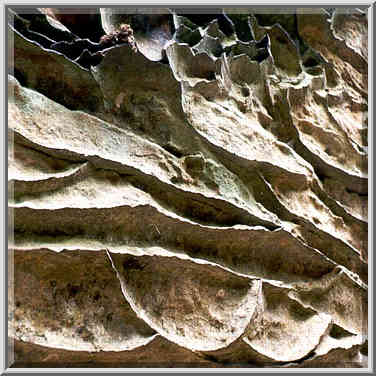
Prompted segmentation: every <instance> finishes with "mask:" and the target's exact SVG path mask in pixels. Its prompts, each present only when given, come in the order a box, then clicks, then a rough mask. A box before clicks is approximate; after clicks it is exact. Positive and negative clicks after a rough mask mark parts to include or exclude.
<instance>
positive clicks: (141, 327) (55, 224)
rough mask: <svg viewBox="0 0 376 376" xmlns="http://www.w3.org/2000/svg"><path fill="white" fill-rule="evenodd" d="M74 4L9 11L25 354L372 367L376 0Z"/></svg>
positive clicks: (16, 342) (18, 333) (12, 195)
mask: <svg viewBox="0 0 376 376" xmlns="http://www.w3.org/2000/svg"><path fill="white" fill-rule="evenodd" d="M80 16H81V18H80V17H78V16H77V17H76V16H75V15H74V14H70V15H69V17H68V16H67V15H66V14H65V13H64V11H63V10H62V9H58V8H41V9H40V10H39V13H35V14H32V13H30V14H28V13H27V12H25V11H21V10H20V9H17V7H15V8H14V9H13V10H12V13H11V14H10V17H9V26H8V38H9V41H10V43H9V54H8V55H9V75H8V93H9V102H8V119H9V124H8V140H9V148H8V153H9V154H8V189H9V216H10V217H9V218H11V225H12V226H13V235H12V236H11V237H10V239H9V255H10V256H9V257H10V260H11V261H12V262H13V267H12V272H11V273H10V276H9V291H10V294H9V311H8V312H9V317H8V321H9V336H10V344H9V346H10V348H11V349H13V350H14V360H15V362H14V364H13V367H205V368H210V367H220V368H226V367H242V368H248V367H249V368H255V367H256V368H263V367H277V368H278V367H291V368H296V367H302V368H306V367H320V368H325V367H326V368H332V367H334V368H338V367H340V368H361V367H367V358H368V351H367V346H368V324H367V318H368V309H367V307H368V286H367V284H368V264H367V260H368V256H367V254H368V242H367V237H368V215H367V205H368V193H367V192H368V191H367V184H368V175H367V173H368V165H367V162H368V159H367V156H368V137H367V119H368V116H367V110H368V93H367V79H368V62H367V39H366V38H367V15H366V13H362V12H361V11H359V10H355V9H348V10H346V11H341V12H340V11H339V10H334V11H332V12H329V13H328V12H327V11H326V10H324V9H322V10H318V9H312V10H307V9H306V8H304V9H296V11H294V12H293V14H288V15H287V14H279V13H276V14H273V15H270V17H268V15H267V14H258V13H257V12H256V11H255V12H254V13H252V12H251V11H250V12H248V13H247V14H242V13H237V12H236V11H235V10H234V9H232V8H231V9H226V10H225V11H224V12H222V13H221V14H217V15H216V14H213V15H210V14H202V15H200V14H183V13H179V10H177V9H174V10H161V9H159V10H158V9H157V10H154V11H153V12H150V11H149V10H148V9H136V10H134V12H131V13H129V10H128V13H127V12H125V14H119V12H114V10H111V9H110V8H103V9H100V10H99V9H96V10H92V11H91V12H90V17H87V18H85V20H86V21H85V22H88V27H92V28H93V30H95V32H96V33H98V30H101V27H102V26H103V29H104V31H105V32H107V33H116V30H117V27H118V24H119V23H120V24H121V23H129V24H130V25H131V27H133V28H134V37H135V42H136V46H137V49H138V50H137V51H135V50H134V49H132V46H130V45H129V44H127V43H123V42H121V43H119V44H116V43H115V44H114V45H113V46H112V47H109V48H104V45H103V44H101V42H98V40H97V39H95V38H97V34H95V35H94V32H93V34H92V35H90V33H89V34H85V35H82V36H80V35H77V33H78V32H79V31H77V30H78V29H75V28H74V27H73V26H72V25H75V24H77V22H80V19H81V20H82V19H83V18H82V14H80ZM98 19H99V20H100V22H99V21H98ZM125 21H127V22H125ZM90 22H91V24H90ZM40 25H44V26H43V28H42V26H40ZM38 27H40V28H42V29H40V30H39V31H40V33H39V34H38V35H41V37H37V36H36V30H37V28H38ZM73 29H74V30H75V31H74V33H73V31H72V30H73ZM38 38H39V39H38ZM42 38H44V39H42ZM54 38H55V39H54ZM64 38H65V39H64ZM90 38H92V39H90ZM58 42H59V43H60V44H58ZM61 43H63V44H61ZM80 48H81V50H80ZM83 51H87V52H85V54H86V55H85V56H86V58H85V59H86V60H85V59H84V55H82V54H83ZM76 55H77V56H79V57H78V58H72V56H76Z"/></svg>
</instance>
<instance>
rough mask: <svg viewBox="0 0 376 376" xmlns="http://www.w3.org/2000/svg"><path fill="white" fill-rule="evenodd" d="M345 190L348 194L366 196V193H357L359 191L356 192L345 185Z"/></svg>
mask: <svg viewBox="0 0 376 376" xmlns="http://www.w3.org/2000/svg"><path fill="white" fill-rule="evenodd" d="M345 191H346V192H347V193H349V194H356V195H358V196H359V197H368V193H359V192H356V191H353V190H351V189H349V188H347V187H345Z"/></svg>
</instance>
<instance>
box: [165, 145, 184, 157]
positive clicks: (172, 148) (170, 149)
mask: <svg viewBox="0 0 376 376" xmlns="http://www.w3.org/2000/svg"><path fill="white" fill-rule="evenodd" d="M162 148H163V149H164V150H166V151H167V152H168V153H170V154H172V155H173V156H174V157H176V158H181V157H183V156H184V154H183V153H182V152H181V151H179V150H178V149H177V148H176V147H175V146H173V145H171V144H166V145H162Z"/></svg>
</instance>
